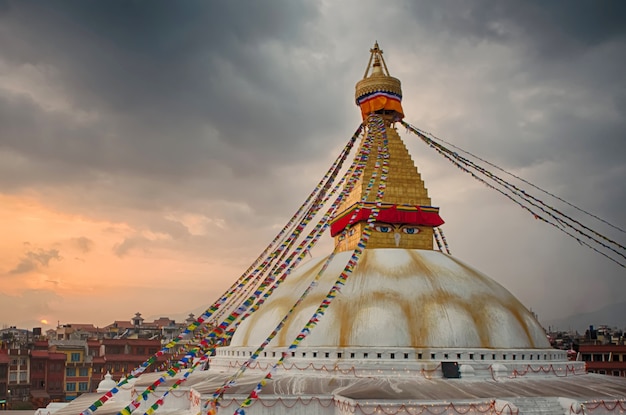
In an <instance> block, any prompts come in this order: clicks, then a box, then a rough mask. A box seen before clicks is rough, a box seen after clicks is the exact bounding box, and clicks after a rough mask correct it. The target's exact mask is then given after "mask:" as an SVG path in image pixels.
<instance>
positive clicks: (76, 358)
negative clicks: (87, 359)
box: [70, 353, 80, 362]
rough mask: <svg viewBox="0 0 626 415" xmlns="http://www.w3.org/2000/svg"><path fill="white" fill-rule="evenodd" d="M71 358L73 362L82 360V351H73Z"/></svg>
mask: <svg viewBox="0 0 626 415" xmlns="http://www.w3.org/2000/svg"><path fill="white" fill-rule="evenodd" d="M70 360H71V361H72V362H80V353H72V355H71V356H70Z"/></svg>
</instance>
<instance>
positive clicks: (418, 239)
mask: <svg viewBox="0 0 626 415" xmlns="http://www.w3.org/2000/svg"><path fill="white" fill-rule="evenodd" d="M370 52H371V55H370V61H369V63H368V66H367V69H366V71H365V77H364V78H363V79H362V80H361V81H359V82H358V83H357V85H356V91H357V93H356V95H357V104H359V106H360V107H361V112H362V113H363V111H364V107H367V108H366V109H367V110H368V111H369V110H371V109H372V108H371V107H373V108H374V110H373V111H369V112H367V113H363V117H364V119H367V118H368V117H370V116H380V117H382V118H383V120H384V123H385V135H386V148H387V153H388V155H389V158H388V167H389V171H388V173H387V176H386V188H385V192H384V196H383V200H382V206H381V211H380V213H379V215H378V223H376V224H375V227H374V231H373V233H372V235H371V237H370V239H369V242H368V244H367V248H368V249H371V248H405V249H433V227H434V226H439V225H441V224H442V223H443V221H442V220H441V218H440V217H439V213H438V212H439V209H438V208H435V207H432V206H430V203H431V202H430V198H429V197H428V191H427V190H426V187H425V186H424V181H423V180H422V178H421V176H420V173H419V172H418V171H417V167H416V166H415V163H414V162H413V159H412V158H411V155H410V154H409V152H408V150H407V148H406V147H405V145H404V143H403V142H402V139H401V138H400V136H399V135H398V133H397V131H396V129H395V127H394V126H393V124H394V122H395V121H397V120H398V119H399V118H402V117H403V116H404V115H403V114H402V107H401V106H400V101H399V100H395V99H388V100H387V102H384V100H382V99H380V100H379V101H376V102H374V104H372V103H371V101H372V99H376V98H380V97H381V96H382V97H385V96H386V95H390V94H388V92H389V90H394V91H397V92H398V93H399V95H400V96H401V90H400V81H399V80H398V79H396V78H392V77H391V76H389V71H388V69H387V65H386V63H385V60H384V59H383V57H382V53H383V52H382V50H380V48H379V47H378V43H376V44H375V45H374V48H373V49H370ZM372 62H373V64H372ZM370 69H371V70H372V71H371V74H370V75H369V76H368V73H369V72H370ZM366 91H370V92H369V93H368V92H366ZM378 93H382V95H381V94H378ZM368 94H369V95H368ZM377 94H378V95H379V96H378V97H376V95H377ZM368 96H369V97H370V99H369V100H367V97H368ZM359 97H365V99H363V100H362V102H361V103H359ZM372 97H373V98H372ZM388 101H393V102H392V103H391V104H390V103H389V102H388ZM368 102H370V103H369V104H368ZM378 104H381V105H382V106H380V108H377V107H378ZM396 104H397V105H396ZM371 135H374V136H371ZM368 139H372V140H373V142H372V144H371V149H370V154H369V156H368V159H367V162H366V164H365V167H364V168H363V170H362V172H361V177H360V178H359V180H358V182H357V184H356V185H355V187H354V188H353V189H352V191H351V192H350V194H349V195H348V196H347V197H346V198H345V199H344V201H343V202H342V204H341V205H340V206H339V208H338V209H337V212H338V213H337V215H336V216H335V218H334V219H333V223H332V225H331V235H332V236H333V237H334V238H335V248H336V250H337V251H348V250H352V249H354V248H355V247H356V246H357V244H358V242H359V240H360V239H361V234H362V231H363V229H364V227H365V226H366V224H367V218H368V217H369V212H370V209H371V208H372V207H373V206H374V202H375V197H376V191H375V190H374V191H371V192H369V193H368V194H367V197H365V200H364V195H365V192H366V190H367V186H368V183H369V180H370V178H371V177H372V173H373V172H374V168H375V164H376V158H377V156H378V148H382V147H383V146H384V145H385V143H384V138H383V137H382V135H381V134H379V133H375V132H373V131H369V130H366V133H365V136H364V137H363V139H362V141H361V146H363V145H364V143H366V142H367V141H368ZM380 177H381V175H380V174H379V175H378V177H377V179H376V181H375V183H374V185H373V189H377V188H378V184H379V182H380V180H381V179H380Z"/></svg>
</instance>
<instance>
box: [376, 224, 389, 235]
mask: <svg viewBox="0 0 626 415" xmlns="http://www.w3.org/2000/svg"><path fill="white" fill-rule="evenodd" d="M375 229H376V230H377V231H378V232H380V233H390V232H393V228H392V227H391V226H389V225H376V227H375Z"/></svg>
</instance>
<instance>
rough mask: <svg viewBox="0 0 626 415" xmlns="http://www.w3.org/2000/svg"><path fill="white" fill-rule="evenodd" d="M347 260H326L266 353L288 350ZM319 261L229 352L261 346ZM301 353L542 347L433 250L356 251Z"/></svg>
mask: <svg viewBox="0 0 626 415" xmlns="http://www.w3.org/2000/svg"><path fill="white" fill-rule="evenodd" d="M349 258H350V253H349V252H342V253H339V254H337V255H336V256H335V257H334V258H333V260H332V261H331V263H330V265H329V266H328V268H327V269H326V270H325V271H324V273H323V274H322V275H321V278H320V279H319V280H318V285H317V286H316V287H315V291H314V292H311V293H310V294H309V295H308V296H307V299H306V301H305V302H303V303H302V304H301V305H300V306H299V307H298V308H296V309H294V312H293V315H292V317H291V318H290V320H289V321H287V324H286V326H285V327H284V328H283V329H282V330H281V331H280V333H279V335H278V336H277V337H275V338H274V340H273V341H272V343H270V346H275V347H286V346H289V344H290V343H291V342H292V340H293V339H294V338H295V337H296V336H297V335H298V333H299V331H300V329H301V328H302V327H303V326H304V325H305V324H306V322H307V321H308V319H309V318H310V317H311V315H312V314H313V313H314V311H315V309H316V308H317V306H318V305H319V303H320V301H321V300H322V299H323V298H324V296H325V295H326V293H328V290H329V289H330V287H331V286H332V285H333V283H334V282H335V280H336V279H337V276H338V275H339V274H340V273H341V271H342V270H343V268H344V266H345V265H346V262H347V261H348V260H349ZM325 260H326V258H321V259H314V260H311V261H309V262H308V263H306V264H304V265H303V266H301V267H300V268H299V269H297V270H295V271H294V272H292V273H291V274H290V275H289V278H287V279H286V280H285V281H284V283H283V284H282V285H281V286H280V287H279V288H278V289H277V290H276V292H275V293H274V294H273V295H272V296H271V297H269V298H268V300H267V301H266V303H265V304H263V305H262V306H261V307H260V308H259V310H258V311H256V312H255V313H253V314H252V315H251V316H250V317H249V318H248V319H246V320H245V321H244V322H243V323H242V324H241V326H240V327H239V328H238V330H237V331H236V333H235V335H234V336H233V338H232V341H231V346H232V347H237V346H244V347H246V346H249V347H251V346H256V345H258V344H260V343H262V342H263V341H264V340H265V338H266V337H267V335H268V334H269V333H270V332H271V331H272V330H273V329H274V328H275V327H276V325H277V324H278V323H279V322H280V320H281V319H282V318H283V316H284V315H285V314H286V313H287V312H288V311H289V309H290V307H291V306H292V305H293V304H294V303H295V302H296V301H297V299H298V298H299V297H300V295H301V294H302V292H303V291H304V290H305V289H306V288H307V287H308V286H309V284H310V283H311V280H312V279H313V278H315V276H316V274H317V273H318V272H319V270H320V268H321V266H322V264H323V263H324V261H325ZM307 346H308V347H314V346H315V347H319V346H322V347H329V346H330V347H332V346H335V347H367V348H370V347H412V348H441V347H446V348H465V349H467V348H491V349H493V348H498V349H505V348H516V349H536V348H541V349H544V348H549V347H550V344H549V343H548V340H547V338H546V335H545V331H544V330H543V328H542V327H541V326H540V324H539V323H538V322H537V320H536V319H535V318H534V316H533V315H532V314H531V313H530V312H529V311H528V310H527V309H526V308H525V307H524V306H523V305H522V304H521V303H520V302H519V301H518V300H517V299H516V298H515V297H514V296H513V295H512V294H511V293H510V292H509V291H507V290H506V289H505V288H504V287H502V286H501V285H500V284H498V283H497V282H495V281H494V280H492V279H491V278H489V277H487V276H485V275H484V274H482V273H480V272H479V271H477V270H475V269H473V268H471V267H470V266H468V265H466V264H464V263H463V262H461V261H459V260H458V259H456V258H454V257H452V256H449V255H446V254H444V253H441V252H438V251H431V250H419V249H393V248H387V249H373V250H370V249H366V250H365V251H364V253H363V256H362V257H361V259H360V261H359V264H358V265H357V267H356V268H355V269H354V271H353V272H352V274H351V275H350V276H349V278H348V281H347V282H346V284H345V286H344V287H342V289H341V292H340V294H339V295H337V297H336V298H335V299H334V300H333V305H332V306H331V307H329V308H328V310H327V311H326V314H325V315H324V318H322V319H321V320H320V322H319V323H318V325H317V327H316V328H315V330H314V331H312V332H311V334H310V335H309V336H307V338H306V339H305V340H304V341H303V342H302V343H301V345H300V348H302V347H307Z"/></svg>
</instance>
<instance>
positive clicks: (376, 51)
mask: <svg viewBox="0 0 626 415" xmlns="http://www.w3.org/2000/svg"><path fill="white" fill-rule="evenodd" d="M372 62H373V64H372ZM370 69H371V73H370ZM355 98H356V103H357V105H358V106H359V107H361V114H362V116H363V119H365V118H366V117H367V115H368V114H371V113H373V112H380V111H382V113H384V114H388V115H390V116H391V118H390V119H391V120H398V119H402V118H404V113H403V111H402V105H401V104H400V103H401V101H402V88H401V87H400V81H399V80H398V79H396V78H394V77H392V76H391V75H389V70H388V69H387V64H386V63H385V59H384V58H383V51H382V49H380V47H379V46H378V41H376V42H375V43H374V47H373V48H371V49H370V59H369V62H368V63H367V68H365V74H364V75H363V79H362V80H360V81H359V82H358V83H357V84H356V94H355Z"/></svg>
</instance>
